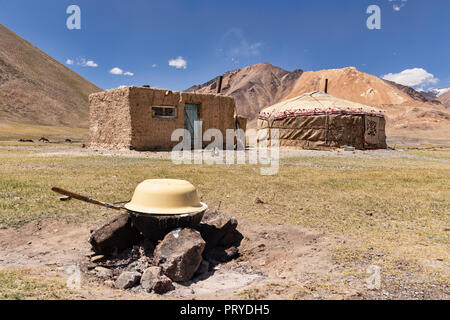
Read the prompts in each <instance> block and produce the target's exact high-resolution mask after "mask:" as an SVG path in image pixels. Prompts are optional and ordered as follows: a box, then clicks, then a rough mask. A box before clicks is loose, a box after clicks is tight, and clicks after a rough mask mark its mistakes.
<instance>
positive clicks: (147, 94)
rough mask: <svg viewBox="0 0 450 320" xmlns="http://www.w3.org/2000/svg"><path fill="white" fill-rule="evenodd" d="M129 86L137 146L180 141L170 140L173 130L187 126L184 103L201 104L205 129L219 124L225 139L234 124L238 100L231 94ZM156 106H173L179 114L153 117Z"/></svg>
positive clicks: (154, 146)
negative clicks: (170, 116) (168, 116)
mask: <svg viewBox="0 0 450 320" xmlns="http://www.w3.org/2000/svg"><path fill="white" fill-rule="evenodd" d="M130 90H131V91H130V109H131V121H132V145H133V147H134V148H135V149H136V150H155V149H156V150H158V149H162V150H167V149H171V148H172V147H174V146H175V145H177V144H178V143H179V141H171V136H172V132H173V131H174V130H176V129H183V128H184V120H185V116H184V106H185V104H197V105H198V107H199V109H198V113H199V120H202V121H203V127H202V131H203V133H204V132H205V131H206V130H208V129H210V128H216V129H219V130H220V131H221V132H222V134H223V137H224V140H225V136H226V129H234V127H235V123H234V113H235V103H234V99H233V98H231V97H226V96H220V95H214V94H196V93H187V92H173V91H170V90H161V89H151V88H143V87H132V88H130ZM153 106H173V107H175V108H176V116H175V118H170V119H164V118H157V117H153V112H152V107H153ZM224 143H225V141H224ZM208 144H209V142H208V141H207V142H204V143H203V147H205V146H207V145H208Z"/></svg>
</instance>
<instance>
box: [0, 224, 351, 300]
mask: <svg viewBox="0 0 450 320" xmlns="http://www.w3.org/2000/svg"><path fill="white" fill-rule="evenodd" d="M238 229H239V230H240V231H241V232H242V233H243V234H244V236H245V238H244V240H243V242H242V245H241V247H240V253H241V255H240V257H239V258H238V259H237V260H235V261H232V262H229V263H226V264H222V265H218V266H217V267H216V268H215V270H214V271H211V272H209V273H207V274H205V275H202V276H200V278H195V279H193V280H192V281H191V282H189V283H186V284H175V285H176V290H174V291H172V292H170V293H168V294H166V295H164V296H158V295H154V294H147V293H144V292H133V290H131V291H123V290H116V289H112V288H110V287H108V286H107V285H106V284H105V283H103V282H102V281H101V280H99V279H98V278H97V277H95V276H94V275H93V274H90V273H89V272H87V273H83V275H82V284H81V289H80V290H79V298H86V299H105V298H106V299H108V298H111V299H113V298H114V299H117V298H121V299H127V298H130V299H131V298H132V299H147V298H158V299H160V298H168V299H172V298H176V299H233V298H234V299H241V298H253V297H252V294H254V293H253V291H255V290H256V289H255V288H256V286H268V287H269V289H270V286H273V287H275V288H276V289H278V290H279V288H283V290H284V291H286V292H284V294H283V295H280V294H276V292H271V290H268V292H267V293H268V294H269V295H266V296H265V298H274V299H277V298H287V296H286V294H287V293H288V292H287V291H289V290H288V289H289V286H290V283H291V282H292V281H301V282H305V281H306V282H308V281H317V280H318V279H320V278H322V277H323V276H324V275H326V274H327V273H328V272H331V271H332V269H333V265H332V263H331V260H330V257H329V253H328V252H327V248H328V247H329V246H330V245H331V244H332V243H333V242H335V241H337V240H336V239H326V238H325V237H324V236H323V235H320V234H317V233H315V232H314V231H312V230H308V229H305V228H300V227H293V226H282V225H268V224H255V223H250V222H247V221H241V223H240V226H239V227H238ZM89 230H90V228H89V226H80V225H73V224H66V223H56V222H43V223H42V224H40V223H31V224H28V225H26V226H24V227H22V228H20V229H6V230H0V247H1V248H2V251H1V252H0V269H5V268H23V267H27V268H33V269H41V270H44V273H42V272H41V275H42V274H44V277H48V278H61V279H63V280H64V279H66V278H68V277H69V273H68V270H69V268H70V267H71V266H76V265H78V266H82V265H83V264H85V263H86V262H87V261H89V256H90V255H91V250H90V245H89V244H88V242H87V238H88V235H89ZM277 287H279V288H277ZM343 295H344V293H343Z"/></svg>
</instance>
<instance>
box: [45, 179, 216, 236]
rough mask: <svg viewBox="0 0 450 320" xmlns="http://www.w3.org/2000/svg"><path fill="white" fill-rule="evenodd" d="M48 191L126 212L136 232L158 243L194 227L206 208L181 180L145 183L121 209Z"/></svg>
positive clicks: (137, 188) (61, 191)
mask: <svg viewBox="0 0 450 320" xmlns="http://www.w3.org/2000/svg"><path fill="white" fill-rule="evenodd" d="M52 190H53V191H54V192H57V193H60V194H63V195H65V196H67V197H69V198H74V199H77V200H81V201H84V202H88V203H92V204H96V205H100V206H103V207H106V208H110V209H115V210H126V211H127V212H128V214H129V215H130V216H131V219H132V222H133V225H134V226H135V227H136V229H138V230H139V231H140V232H141V233H142V234H143V235H144V236H145V237H146V238H149V239H151V240H153V241H158V240H161V239H162V238H164V236H165V235H166V234H167V233H169V232H170V231H172V230H174V229H177V228H195V227H197V226H198V225H199V224H200V221H201V220H202V218H203V215H204V213H205V211H206V209H207V208H208V206H207V205H206V204H204V203H201V202H200V201H199V199H198V195H197V191H196V189H195V187H194V186H193V185H192V184H190V183H189V182H187V181H184V180H173V179H155V180H146V181H144V182H142V183H140V184H139V185H138V186H137V187H136V189H135V192H134V194H133V198H132V200H131V201H130V202H126V204H125V205H123V206H121V205H119V204H118V203H115V204H110V203H106V202H102V201H98V200H94V199H92V198H89V197H86V196H82V195H79V194H76V193H74V192H70V191H67V190H64V189H61V188H58V187H54V188H52ZM121 203H122V204H124V203H125V202H121Z"/></svg>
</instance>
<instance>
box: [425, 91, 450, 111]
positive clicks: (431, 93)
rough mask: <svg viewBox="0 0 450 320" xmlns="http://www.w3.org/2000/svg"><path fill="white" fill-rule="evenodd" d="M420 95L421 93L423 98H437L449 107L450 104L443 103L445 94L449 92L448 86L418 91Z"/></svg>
mask: <svg viewBox="0 0 450 320" xmlns="http://www.w3.org/2000/svg"><path fill="white" fill-rule="evenodd" d="M419 92H420V94H421V95H423V96H424V97H425V98H427V99H428V100H439V101H441V102H442V104H444V105H445V106H446V107H450V105H449V104H448V101H447V103H445V100H446V99H445V96H446V94H447V97H448V94H449V93H450V87H449V88H436V89H431V90H429V91H419ZM443 96H444V98H442V97H443Z"/></svg>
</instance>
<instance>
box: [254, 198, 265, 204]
mask: <svg viewBox="0 0 450 320" xmlns="http://www.w3.org/2000/svg"><path fill="white" fill-rule="evenodd" d="M255 204H264V201H262V200H261V199H260V198H258V197H256V198H255Z"/></svg>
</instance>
